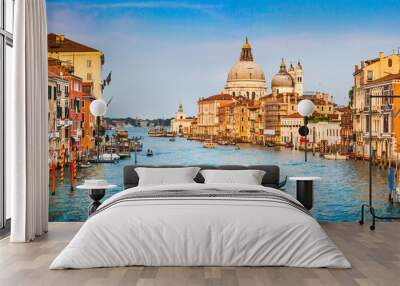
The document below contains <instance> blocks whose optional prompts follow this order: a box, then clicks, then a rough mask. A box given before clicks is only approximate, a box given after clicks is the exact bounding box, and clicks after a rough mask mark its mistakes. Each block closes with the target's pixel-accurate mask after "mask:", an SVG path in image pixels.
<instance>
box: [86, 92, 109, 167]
mask: <svg viewBox="0 0 400 286" xmlns="http://www.w3.org/2000/svg"><path fill="white" fill-rule="evenodd" d="M106 112H107V104H106V103H105V101H104V100H102V99H96V100H94V101H93V102H92V103H91V104H90V113H92V114H93V115H94V116H96V146H97V163H99V159H100V150H99V148H100V146H99V145H100V138H99V137H100V136H99V125H100V117H101V116H104V114H106Z"/></svg>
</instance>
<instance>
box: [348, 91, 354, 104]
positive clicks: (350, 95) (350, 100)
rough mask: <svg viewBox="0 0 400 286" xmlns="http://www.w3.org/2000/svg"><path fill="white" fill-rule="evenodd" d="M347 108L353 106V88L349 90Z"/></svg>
mask: <svg viewBox="0 0 400 286" xmlns="http://www.w3.org/2000/svg"><path fill="white" fill-rule="evenodd" d="M348 95H349V107H351V106H352V105H353V96H354V87H352V88H351V89H350V90H349V93H348Z"/></svg>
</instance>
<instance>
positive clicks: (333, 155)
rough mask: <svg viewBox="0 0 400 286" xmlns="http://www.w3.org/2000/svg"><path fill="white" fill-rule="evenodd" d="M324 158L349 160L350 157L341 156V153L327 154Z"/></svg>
mask: <svg viewBox="0 0 400 286" xmlns="http://www.w3.org/2000/svg"><path fill="white" fill-rule="evenodd" d="M324 158H325V159H327V160H349V156H347V155H341V154H339V153H336V154H325V155H324Z"/></svg>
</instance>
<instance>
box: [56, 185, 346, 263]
mask: <svg viewBox="0 0 400 286" xmlns="http://www.w3.org/2000/svg"><path fill="white" fill-rule="evenodd" d="M209 188H217V189H227V190H263V191H266V192H270V193H273V194H284V193H283V192H282V191H279V190H276V189H272V188H265V187H262V186H254V185H237V184H235V185H227V184H207V185H206V184H184V185H182V184H181V185H164V186H147V187H136V188H132V189H128V190H125V191H123V192H120V193H118V194H116V195H114V196H113V197H111V198H109V199H108V200H106V201H105V202H104V203H103V204H102V205H101V206H100V208H104V207H105V206H107V205H108V204H110V203H112V202H113V201H115V200H116V199H118V198H119V197H121V196H124V195H126V194H129V192H141V191H150V190H151V191H163V190H204V189H209ZM284 195H285V196H286V197H288V198H290V199H291V200H293V201H295V200H294V199H293V198H292V197H291V196H289V195H287V194H284ZM127 265H145V266H195V265H197V266H211V265H213V266H245V265H246V266H293V267H332V268H349V267H351V266H350V263H349V262H348V261H347V259H346V258H345V257H344V255H343V254H342V252H341V251H340V250H339V249H338V248H337V247H336V245H335V244H334V243H333V242H332V241H331V239H330V238H329V237H328V236H327V234H326V233H325V231H324V230H323V229H322V228H321V226H320V225H319V224H318V223H317V222H316V221H315V220H314V219H313V218H312V217H311V216H309V215H307V214H306V213H304V212H302V211H300V210H298V209H296V208H294V207H292V206H290V205H285V204H279V203H275V202H271V201H264V200H261V199H260V200H258V199H254V198H253V199H246V198H241V199H237V198H235V199H233V198H185V199H179V198H168V199H165V198H162V199H148V200H139V201H123V202H120V203H117V204H115V205H112V206H110V207H108V208H106V209H104V210H103V211H101V212H99V213H98V214H95V215H94V216H92V217H90V218H89V219H88V220H87V221H86V222H85V223H84V224H83V226H82V227H81V229H80V230H79V232H78V233H77V234H76V235H75V237H74V238H73V239H72V241H71V242H70V243H69V244H68V246H67V247H66V248H65V249H64V250H63V251H62V252H61V253H60V254H59V255H58V256H57V258H56V259H55V260H54V261H53V263H52V264H51V266H50V269H63V268H91V267H113V266H127Z"/></svg>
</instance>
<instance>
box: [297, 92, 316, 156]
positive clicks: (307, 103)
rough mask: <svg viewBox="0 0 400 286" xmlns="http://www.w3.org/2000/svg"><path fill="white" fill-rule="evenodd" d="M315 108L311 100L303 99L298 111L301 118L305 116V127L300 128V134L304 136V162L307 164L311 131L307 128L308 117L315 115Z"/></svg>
mask: <svg viewBox="0 0 400 286" xmlns="http://www.w3.org/2000/svg"><path fill="white" fill-rule="evenodd" d="M314 108H315V105H314V103H313V102H312V101H311V100H309V99H303V100H302V101H300V102H299V106H298V111H299V113H300V115H301V116H304V126H301V127H300V128H299V134H300V135H301V136H304V161H305V162H307V135H308V133H309V132H310V130H309V129H308V127H307V124H308V117H309V116H310V115H311V114H312V113H313V111H314Z"/></svg>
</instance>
